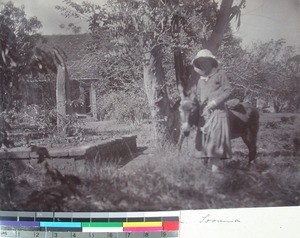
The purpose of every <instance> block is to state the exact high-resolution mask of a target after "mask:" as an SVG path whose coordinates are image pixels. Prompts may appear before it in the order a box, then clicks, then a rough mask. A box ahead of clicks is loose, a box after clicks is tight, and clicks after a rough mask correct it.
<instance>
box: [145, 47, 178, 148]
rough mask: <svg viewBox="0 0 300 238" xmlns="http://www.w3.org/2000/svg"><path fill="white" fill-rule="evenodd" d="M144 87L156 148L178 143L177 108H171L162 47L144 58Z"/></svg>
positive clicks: (156, 48)
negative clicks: (163, 65)
mask: <svg viewBox="0 0 300 238" xmlns="http://www.w3.org/2000/svg"><path fill="white" fill-rule="evenodd" d="M144 57H145V58H144V65H143V67H144V87H145V92H146V95H147V99H148V103H149V106H150V112H151V119H152V122H153V131H154V137H155V142H156V146H158V147H163V146H166V145H167V144H169V143H170V142H171V143H172V142H174V143H176V137H177V134H176V132H177V131H176V130H178V129H177V128H176V127H177V126H176V125H175V124H176V123H178V122H179V120H178V117H177V116H176V112H177V111H178V110H176V108H175V109H174V108H171V106H170V100H169V97H168V94H167V89H166V84H165V74H164V70H163V67H162V52H161V47H160V46H155V47H154V48H153V49H152V50H151V51H150V52H147V53H146V54H145V56H144Z"/></svg>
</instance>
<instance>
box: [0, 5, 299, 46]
mask: <svg viewBox="0 0 300 238" xmlns="http://www.w3.org/2000/svg"><path fill="white" fill-rule="evenodd" d="M0 1H7V0H0ZM76 1H77V2H81V0H76ZM87 1H88V2H94V3H98V4H104V3H105V2H106V0H87ZM235 1H237V0H235ZM13 2H14V3H15V5H17V6H21V5H22V4H23V5H25V11H26V13H27V15H28V16H37V17H38V19H39V20H40V21H41V22H42V24H43V28H42V29H41V32H42V33H43V34H47V35H52V34H68V33H71V32H70V31H69V32H68V31H66V29H61V28H60V27H59V25H60V24H62V23H64V24H65V25H67V24H68V23H70V22H74V23H77V24H78V25H80V26H81V27H82V32H86V31H87V30H88V28H87V24H86V22H85V21H84V20H78V19H76V20H74V19H65V18H64V17H63V16H62V15H61V14H60V13H59V12H58V11H57V10H56V9H55V5H63V1H62V0H13ZM232 26H233V30H234V34H236V35H237V36H240V37H241V38H242V39H243V45H244V46H251V44H252V42H257V41H261V42H265V41H268V40H270V39H275V40H276V39H280V38H285V39H286V40H287V44H288V45H293V46H296V47H297V48H298V49H299V50H300V0H247V1H246V8H245V9H243V10H242V17H241V27H240V28H239V29H236V27H235V26H236V24H235V23H234V22H232Z"/></svg>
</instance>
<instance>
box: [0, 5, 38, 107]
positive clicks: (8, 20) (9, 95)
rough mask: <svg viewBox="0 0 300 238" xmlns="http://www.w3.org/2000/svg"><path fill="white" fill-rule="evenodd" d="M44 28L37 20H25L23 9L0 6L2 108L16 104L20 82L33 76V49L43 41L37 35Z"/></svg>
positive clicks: (32, 18) (33, 18) (34, 18)
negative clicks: (15, 98)
mask: <svg viewBox="0 0 300 238" xmlns="http://www.w3.org/2000/svg"><path fill="white" fill-rule="evenodd" d="M41 26H42V25H41V22H40V21H39V20H38V19H37V18H36V17H31V18H26V14H25V11H24V6H22V7H21V8H17V7H15V6H14V4H13V3H12V2H7V3H0V50H1V55H2V57H1V58H0V71H1V90H2V91H1V106H2V107H7V106H9V104H10V103H11V102H12V101H13V95H14V94H15V93H16V92H17V91H18V86H19V80H20V78H21V77H22V76H24V75H26V74H28V73H31V67H30V62H29V61H30V59H31V57H32V55H33V49H34V48H35V46H36V44H37V42H38V40H39V39H40V38H41V36H40V35H39V34H38V33H37V31H38V29H39V28H40V27H41ZM4 94H5V96H4ZM3 109H4V108H1V110H3Z"/></svg>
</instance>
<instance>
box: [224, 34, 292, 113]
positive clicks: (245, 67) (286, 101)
mask: <svg viewBox="0 0 300 238" xmlns="http://www.w3.org/2000/svg"><path fill="white" fill-rule="evenodd" d="M224 50H225V51H224V54H222V55H221V57H220V58H221V60H222V62H223V64H224V66H225V69H226V70H227V72H228V75H229V77H230V78H231V81H232V83H233V85H234V87H235V88H236V93H237V96H238V97H240V98H241V99H242V100H248V101H252V102H253V103H255V102H256V100H264V101H266V102H270V103H271V105H272V106H273V107H274V109H275V111H276V112H280V111H282V110H286V111H287V110H288V111H294V109H295V104H296V102H295V96H296V93H297V91H296V90H297V87H296V84H297V80H296V75H295V74H293V73H292V71H291V70H290V69H289V68H288V66H287V62H288V60H289V59H290V58H291V57H292V56H293V55H294V53H295V49H294V48H293V47H290V46H286V44H285V40H283V39H280V40H277V41H274V40H270V41H269V42H266V43H256V44H254V45H253V47H252V48H249V49H245V50H243V49H241V48H240V47H231V46H228V45H224Z"/></svg>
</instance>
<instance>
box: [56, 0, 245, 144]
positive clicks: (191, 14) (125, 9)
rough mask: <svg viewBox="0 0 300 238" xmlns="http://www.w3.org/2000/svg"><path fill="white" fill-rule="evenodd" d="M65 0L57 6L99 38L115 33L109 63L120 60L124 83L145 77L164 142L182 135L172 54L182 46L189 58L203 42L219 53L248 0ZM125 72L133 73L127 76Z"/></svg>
mask: <svg viewBox="0 0 300 238" xmlns="http://www.w3.org/2000/svg"><path fill="white" fill-rule="evenodd" d="M64 2H65V3H66V5H67V6H66V7H57V8H58V9H59V10H61V11H62V12H63V13H64V14H65V15H66V16H75V17H83V18H85V19H88V21H89V26H90V31H91V34H92V36H93V38H94V39H95V42H97V38H101V35H102V34H108V35H109V36H110V43H111V44H110V47H111V48H113V50H112V51H113V52H111V51H109V52H108V54H106V55H108V57H106V59H107V60H108V61H107V62H111V61H115V65H116V66H115V67H111V69H112V72H118V71H119V69H122V68H124V70H123V72H126V73H125V74H123V73H121V74H120V76H121V75H122V76H121V77H120V78H119V79H120V80H119V81H121V82H124V81H125V82H126V81H127V80H128V82H129V83H131V82H133V81H134V80H132V78H134V79H136V80H139V79H140V78H141V77H142V83H143V88H144V91H145V93H146V96H147V101H148V104H149V108H150V112H151V118H152V121H153V125H154V131H155V133H156V139H157V144H158V145H159V146H163V145H165V144H166V143H168V142H169V141H173V142H176V137H177V136H178V133H176V132H174V128H176V127H177V128H178V121H177V116H176V113H177V111H176V110H175V108H174V107H172V104H173V103H172V101H171V99H170V95H169V89H168V84H174V82H175V80H174V77H173V78H172V81H168V76H169V77H170V79H171V76H172V75H173V76H174V72H173V73H172V72H171V70H173V67H174V66H173V64H171V63H170V62H173V59H172V56H173V54H172V52H173V51H174V50H175V49H181V50H183V51H185V52H186V54H187V55H188V57H189V56H190V55H192V54H193V53H194V52H195V51H196V48H197V50H199V48H201V47H203V46H205V47H207V48H209V49H211V50H212V51H213V52H216V51H217V49H218V47H219V46H220V45H221V41H222V39H223V35H224V33H225V32H227V31H228V30H229V26H228V23H229V21H230V20H231V19H232V18H233V17H234V16H236V17H237V18H238V19H239V17H240V9H241V8H242V7H243V6H244V3H245V1H244V0H242V1H241V3H240V5H237V6H233V0H229V1H225V0H223V1H222V2H221V5H220V8H218V4H217V3H215V2H214V1H207V0H176V1H170V0H142V1H141V0H109V1H108V3H107V5H106V7H100V6H96V5H94V4H89V3H87V2H83V3H82V5H80V4H76V3H74V2H73V1H72V0H65V1H64ZM98 44H101V42H99V41H98ZM94 50H97V47H95V48H94ZM112 53H114V54H115V55H113V54H112ZM109 55H112V57H109ZM103 57H104V58H105V54H104V55H103ZM170 59H172V60H170ZM167 62H169V63H167ZM112 65H113V64H112ZM128 66H129V68H128ZM119 72H120V71H119ZM128 72H133V74H132V75H128V74H127V73H128ZM126 74H127V75H128V77H124V75H126ZM112 75H113V73H109V74H108V75H104V76H106V77H111V79H112V80H114V81H116V78H118V77H115V75H113V77H112ZM132 76H133V77H132ZM175 105H176V104H175Z"/></svg>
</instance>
